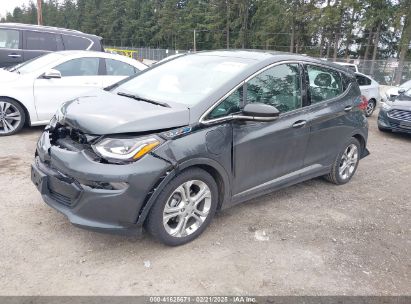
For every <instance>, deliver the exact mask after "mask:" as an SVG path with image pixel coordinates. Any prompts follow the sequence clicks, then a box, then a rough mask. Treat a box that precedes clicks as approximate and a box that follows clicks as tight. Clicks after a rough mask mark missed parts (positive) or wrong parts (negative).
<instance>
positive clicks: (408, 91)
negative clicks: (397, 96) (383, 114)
mask: <svg viewBox="0 0 411 304" xmlns="http://www.w3.org/2000/svg"><path fill="white" fill-rule="evenodd" d="M404 95H405V96H407V97H411V89H409V90H407V91H405V92H404Z"/></svg>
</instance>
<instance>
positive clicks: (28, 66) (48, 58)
mask: <svg viewBox="0 0 411 304" xmlns="http://www.w3.org/2000/svg"><path fill="white" fill-rule="evenodd" d="M61 57H62V55H60V54H57V53H50V54H46V55H43V56H41V57H37V58H34V59H32V60H29V61H26V62H24V63H22V64H21V65H18V66H16V67H15V69H11V70H10V71H11V72H14V71H17V72H19V73H20V74H26V73H31V72H34V71H36V70H38V69H41V68H42V67H44V66H45V65H47V64H49V63H52V62H54V61H56V60H58V59H60V58H61Z"/></svg>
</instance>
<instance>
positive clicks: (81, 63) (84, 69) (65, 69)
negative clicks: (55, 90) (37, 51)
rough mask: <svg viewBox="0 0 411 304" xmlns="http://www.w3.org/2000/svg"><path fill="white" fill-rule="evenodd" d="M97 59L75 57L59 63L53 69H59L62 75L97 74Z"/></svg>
mask: <svg viewBox="0 0 411 304" xmlns="http://www.w3.org/2000/svg"><path fill="white" fill-rule="evenodd" d="M99 61H100V60H99V58H91V57H88V58H77V59H72V60H69V61H66V62H64V63H62V64H59V65H58V66H56V67H55V68H54V69H56V70H57V71H59V72H60V73H61V76H62V77H70V76H97V75H98V67H99Z"/></svg>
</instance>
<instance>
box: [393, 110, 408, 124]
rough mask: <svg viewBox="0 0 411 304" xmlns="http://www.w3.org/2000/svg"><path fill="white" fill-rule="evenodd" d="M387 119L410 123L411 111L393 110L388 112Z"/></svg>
mask: <svg viewBox="0 0 411 304" xmlns="http://www.w3.org/2000/svg"><path fill="white" fill-rule="evenodd" d="M388 117H389V118H393V119H398V120H403V121H409V122H411V111H405V110H396V109H394V110H391V111H389V112H388Z"/></svg>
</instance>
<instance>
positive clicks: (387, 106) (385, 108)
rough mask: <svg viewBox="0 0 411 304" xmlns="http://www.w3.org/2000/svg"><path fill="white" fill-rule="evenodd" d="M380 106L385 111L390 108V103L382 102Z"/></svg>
mask: <svg viewBox="0 0 411 304" xmlns="http://www.w3.org/2000/svg"><path fill="white" fill-rule="evenodd" d="M382 108H383V109H384V110H385V111H388V110H391V105H390V104H388V103H387V102H384V103H383V104H382Z"/></svg>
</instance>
